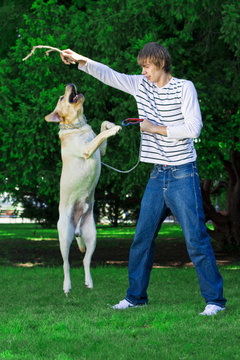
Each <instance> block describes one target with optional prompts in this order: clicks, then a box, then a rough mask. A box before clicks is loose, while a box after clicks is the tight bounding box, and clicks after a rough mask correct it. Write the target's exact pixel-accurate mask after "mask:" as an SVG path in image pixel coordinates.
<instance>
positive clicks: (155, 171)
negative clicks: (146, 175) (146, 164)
mask: <svg viewBox="0 0 240 360" xmlns="http://www.w3.org/2000/svg"><path fill="white" fill-rule="evenodd" d="M157 176H158V167H157V166H154V168H153V170H152V172H151V174H150V179H156V178H157Z"/></svg>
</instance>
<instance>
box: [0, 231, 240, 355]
mask: <svg viewBox="0 0 240 360" xmlns="http://www.w3.org/2000/svg"><path fill="white" fill-rule="evenodd" d="M163 230H164V229H163ZM172 230H173V231H172V232H171V226H170V227H169V226H167V225H166V229H165V231H166V236H169V237H170V238H172V239H173V238H174V237H176V239H177V240H176V241H182V235H181V231H179V230H178V229H177V228H175V227H173V229H172ZM111 231H112V230H111V229H107V228H102V229H99V234H100V232H102V233H101V236H100V235H99V237H100V238H99V243H100V242H103V243H104V242H107V243H108V244H109V242H110V240H111V242H112V243H113V244H114V241H116V242H117V244H120V240H121V242H122V243H124V242H126V243H127V244H129V238H131V237H132V235H133V233H134V228H127V229H121V228H119V229H117V230H116V229H114V231H113V232H112V235H110V233H109V232H111ZM173 234H174V235H173ZM121 235H122V236H121ZM161 236H162V235H161ZM56 239H57V233H56V231H55V230H42V229H40V228H35V227H33V226H32V225H31V226H30V225H28V226H27V227H26V226H25V225H18V226H13V225H11V226H8V225H4V226H3V225H1V226H0V241H1V254H5V261H4V256H3V255H2V258H1V265H2V266H1V268H0V271H1V277H0V302H1V306H0V359H4V360H5V359H6V360H75V359H76V360H82V359H87V360H108V359H109V360H113V359H114V360H131V359H134V360H142V359H148V358H150V359H152V360H154V359H160V360H175V359H176V360H181V359H187V360H190V359H194V360H205V359H210V360H215V359H216V360H225V359H226V360H228V359H233V360H234V359H240V355H239V341H240V335H239V334H240V310H239V295H240V292H239V276H240V263H235V264H234V265H228V266H224V267H221V268H220V271H221V273H222V276H223V279H224V285H225V286H224V295H225V296H226V297H227V299H228V306H227V309H226V311H225V312H222V313H220V314H218V315H217V316H215V317H210V318H209V317H201V316H199V315H198V313H199V312H200V311H202V310H203V308H204V306H205V304H204V301H203V299H202V298H201V296H200V292H199V287H198V282H197V278H196V274H195V270H194V268H191V267H182V268H170V269H169V268H155V269H153V271H152V274H151V281H150V285H149V305H148V306H147V307H143V308H136V309H127V310H125V311H116V310H113V309H112V308H111V305H114V304H115V303H116V302H117V301H119V300H120V299H122V298H123V297H124V296H125V291H126V288H127V286H128V278H127V267H126V266H121V267H120V266H99V265H98V264H95V265H96V266H95V267H93V268H92V276H93V281H94V289H93V290H89V289H86V288H85V286H84V275H83V268H82V266H81V262H80V261H79V263H78V264H77V263H75V264H74V265H75V266H73V267H72V270H71V279H72V291H71V293H70V295H69V297H65V295H64V294H63V291H62V280H63V272H62V266H61V261H60V260H59V265H58V260H56V259H54V258H55V257H59V256H60V254H59V252H58V251H57V249H58V241H57V240H56ZM8 242H9V244H10V243H11V242H15V243H16V248H17V251H16V259H17V258H18V260H19V253H18V252H19V251H20V250H21V251H20V254H24V253H27V254H28V256H26V258H24V259H23V261H22V264H20V263H19V262H17V263H15V262H14V261H12V260H13V258H9V253H11V256H13V255H14V254H12V244H11V246H10V245H9V247H8V246H7V245H6V244H7V243H8ZM21 244H22V245H23V246H22V249H21ZM34 244H35V246H36V248H37V249H36V248H34ZM39 244H42V246H43V247H46V249H47V251H46V253H48V252H50V255H49V257H47V255H46V257H45V260H43V259H42V258H41V259H40V260H39V261H41V266H38V265H37V264H36V263H33V262H31V257H30V254H31V253H35V252H38V251H39V254H40V257H41V256H42V252H41V251H40V250H39V248H38V246H39ZM54 244H55V245H54ZM6 247H7V249H6ZM29 247H30V249H29ZM10 250H11V251H10ZM32 258H34V259H36V256H35V255H34V256H32ZM25 260H28V263H29V267H27V265H26V264H27V263H26V262H25ZM47 261H49V264H47ZM20 265H21V266H20ZM77 265H78V266H77Z"/></svg>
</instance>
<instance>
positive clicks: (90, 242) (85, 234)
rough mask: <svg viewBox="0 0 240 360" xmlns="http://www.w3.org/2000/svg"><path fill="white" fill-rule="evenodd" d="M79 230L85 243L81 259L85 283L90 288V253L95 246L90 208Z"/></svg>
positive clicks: (91, 286) (93, 225)
mask: <svg viewBox="0 0 240 360" xmlns="http://www.w3.org/2000/svg"><path fill="white" fill-rule="evenodd" d="M81 231H82V234H81V236H82V238H83V240H84V242H85V245H86V254H85V256H84V259H83V266H84V272H85V285H86V286H87V287H88V288H90V289H92V288H93V281H92V277H91V272H90V264H91V259H92V254H93V252H94V250H95V247H96V235H97V232H96V226H95V221H94V217H93V211H92V210H90V211H89V212H88V213H87V214H86V217H85V218H84V221H83V223H82V226H81Z"/></svg>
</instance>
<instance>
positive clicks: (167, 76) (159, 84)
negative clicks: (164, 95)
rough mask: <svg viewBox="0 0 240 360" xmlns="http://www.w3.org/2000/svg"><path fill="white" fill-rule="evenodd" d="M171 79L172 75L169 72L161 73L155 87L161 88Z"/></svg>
mask: <svg viewBox="0 0 240 360" xmlns="http://www.w3.org/2000/svg"><path fill="white" fill-rule="evenodd" d="M171 79H172V75H171V74H170V73H165V72H164V73H162V76H161V77H160V79H159V81H158V82H157V83H156V85H157V87H159V88H161V87H163V86H165V85H166V84H168V83H169V81H170V80H171Z"/></svg>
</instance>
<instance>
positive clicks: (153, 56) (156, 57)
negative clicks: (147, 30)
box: [137, 42, 171, 73]
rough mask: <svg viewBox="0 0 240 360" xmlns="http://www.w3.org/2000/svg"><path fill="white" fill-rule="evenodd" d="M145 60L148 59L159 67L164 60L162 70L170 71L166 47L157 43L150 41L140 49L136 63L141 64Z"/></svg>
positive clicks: (169, 60)
mask: <svg viewBox="0 0 240 360" xmlns="http://www.w3.org/2000/svg"><path fill="white" fill-rule="evenodd" d="M146 60H149V61H150V62H152V63H153V64H154V65H156V66H158V67H159V68H160V67H161V66H162V64H163V62H164V67H163V70H164V71H165V72H166V73H168V72H170V71H171V56H170V54H169V52H168V51H167V49H166V48H165V47H164V46H163V45H161V44H159V43H156V42H150V43H148V44H146V45H144V47H143V48H142V50H140V52H139V54H138V57H137V61H138V64H139V65H140V66H142V65H143V64H144V63H145V62H146Z"/></svg>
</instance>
